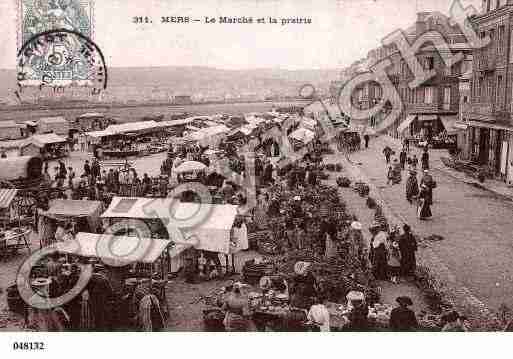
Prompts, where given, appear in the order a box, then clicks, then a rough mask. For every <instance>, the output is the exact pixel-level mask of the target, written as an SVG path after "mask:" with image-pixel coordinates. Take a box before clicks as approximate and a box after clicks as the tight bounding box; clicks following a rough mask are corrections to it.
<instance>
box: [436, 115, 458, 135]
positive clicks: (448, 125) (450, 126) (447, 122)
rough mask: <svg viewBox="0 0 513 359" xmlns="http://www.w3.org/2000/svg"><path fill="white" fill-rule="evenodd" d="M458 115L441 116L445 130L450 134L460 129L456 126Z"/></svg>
mask: <svg viewBox="0 0 513 359" xmlns="http://www.w3.org/2000/svg"><path fill="white" fill-rule="evenodd" d="M457 120H458V117H457V116H456V115H453V116H440V121H442V123H443V124H444V127H445V130H446V131H447V134H448V135H454V134H456V133H457V132H458V131H459V128H456V127H454V125H455V124H456V121H457Z"/></svg>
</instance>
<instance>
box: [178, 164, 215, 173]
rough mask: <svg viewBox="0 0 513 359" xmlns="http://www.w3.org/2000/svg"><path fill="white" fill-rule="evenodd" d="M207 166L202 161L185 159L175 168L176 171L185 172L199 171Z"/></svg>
mask: <svg viewBox="0 0 513 359" xmlns="http://www.w3.org/2000/svg"><path fill="white" fill-rule="evenodd" d="M206 168H207V166H205V165H204V164H203V163H201V162H197V161H185V162H184V163H182V164H181V165H179V166H178V167H176V168H175V170H174V171H175V173H183V172H197V171H203V170H204V169H206Z"/></svg>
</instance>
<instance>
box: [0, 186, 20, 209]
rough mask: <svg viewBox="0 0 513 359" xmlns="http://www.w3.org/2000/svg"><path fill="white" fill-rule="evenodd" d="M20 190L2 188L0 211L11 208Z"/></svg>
mask: <svg viewBox="0 0 513 359" xmlns="http://www.w3.org/2000/svg"><path fill="white" fill-rule="evenodd" d="M16 193H18V190H17V189H15V188H2V189H0V209H6V208H9V206H10V205H11V202H12V200H13V199H14V197H16Z"/></svg>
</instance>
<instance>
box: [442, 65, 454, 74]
mask: <svg viewBox="0 0 513 359" xmlns="http://www.w3.org/2000/svg"><path fill="white" fill-rule="evenodd" d="M444 75H446V76H451V75H452V68H451V67H450V66H445V67H444Z"/></svg>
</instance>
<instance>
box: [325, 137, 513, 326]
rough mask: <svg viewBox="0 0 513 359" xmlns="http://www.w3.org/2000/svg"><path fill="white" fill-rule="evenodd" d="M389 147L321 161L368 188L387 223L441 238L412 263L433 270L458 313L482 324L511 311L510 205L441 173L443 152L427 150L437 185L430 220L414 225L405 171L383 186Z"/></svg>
mask: <svg viewBox="0 0 513 359" xmlns="http://www.w3.org/2000/svg"><path fill="white" fill-rule="evenodd" d="M390 142H391V139H389V138H383V137H378V138H373V139H372V140H371V143H370V148H369V149H367V150H362V151H360V152H358V153H354V154H351V155H350V157H349V159H350V162H348V161H347V160H346V159H345V158H343V157H342V156H341V155H340V154H336V155H332V156H327V157H328V158H327V161H329V162H342V163H343V165H344V168H345V170H346V173H347V175H348V177H350V178H351V179H352V180H361V181H364V182H367V183H369V185H370V187H371V193H370V196H371V197H373V198H375V199H376V200H377V202H378V203H379V204H381V205H382V207H383V210H384V214H385V216H386V217H387V219H388V220H389V223H391V224H401V223H408V224H410V226H411V227H412V229H413V231H414V233H416V234H418V235H419V236H420V237H422V238H424V237H427V236H429V235H431V234H438V235H440V236H443V238H444V240H442V241H440V242H429V243H428V246H427V248H421V249H420V250H419V253H418V261H419V264H421V265H424V266H426V267H428V268H430V269H432V270H433V271H434V273H435V274H436V276H437V278H438V279H439V280H440V281H441V282H443V283H444V285H445V289H446V290H444V291H445V292H447V293H449V294H450V299H451V301H452V302H453V303H454V304H455V306H456V307H457V308H458V309H459V310H461V311H463V312H465V313H466V314H468V315H470V314H472V316H473V317H475V318H477V319H478V321H479V322H486V321H490V320H491V318H494V313H495V312H496V311H497V310H498V308H499V307H500V306H501V305H502V304H506V305H507V306H508V307H510V308H511V307H513V238H512V235H511V233H513V221H511V215H512V213H513V203H511V202H510V201H506V200H504V199H503V198H502V197H499V196H497V195H496V194H495V193H492V192H490V190H484V189H481V188H477V187H475V186H473V185H469V184H467V183H469V182H468V181H463V182H462V180H460V179H458V178H457V177H455V176H454V175H453V174H452V173H449V172H447V171H445V169H444V168H443V167H441V166H443V164H441V162H440V161H439V158H440V156H441V155H442V156H443V152H444V151H438V150H435V151H430V155H431V156H430V157H431V165H432V168H433V169H432V170H431V174H432V175H433V177H434V178H435V180H436V181H437V183H438V187H437V188H436V189H435V192H434V205H433V207H432V211H433V215H434V216H433V218H432V219H431V220H429V221H419V220H418V219H417V217H416V206H414V205H411V204H409V203H408V202H407V201H406V199H405V176H406V172H403V181H402V182H401V183H400V184H398V185H393V186H392V185H387V184H386V182H387V179H386V172H387V166H386V164H385V161H384V156H383V153H382V150H383V148H384V147H385V146H386V145H387V144H389V145H390ZM394 146H395V147H394V149H396V150H397V146H396V145H394ZM412 150H413V151H415V152H417V151H418V152H417V156H419V155H420V150H418V149H412ZM396 152H397V151H396ZM329 157H331V158H329Z"/></svg>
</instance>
